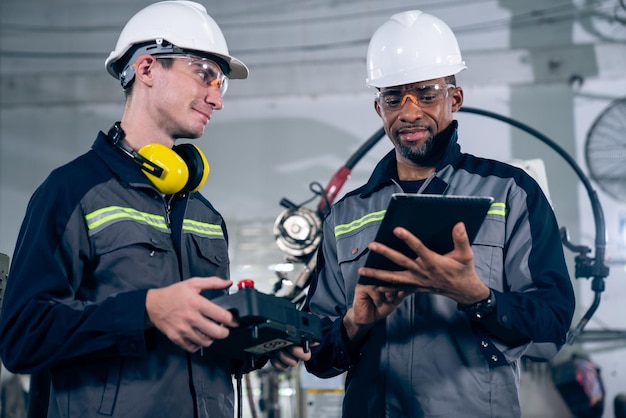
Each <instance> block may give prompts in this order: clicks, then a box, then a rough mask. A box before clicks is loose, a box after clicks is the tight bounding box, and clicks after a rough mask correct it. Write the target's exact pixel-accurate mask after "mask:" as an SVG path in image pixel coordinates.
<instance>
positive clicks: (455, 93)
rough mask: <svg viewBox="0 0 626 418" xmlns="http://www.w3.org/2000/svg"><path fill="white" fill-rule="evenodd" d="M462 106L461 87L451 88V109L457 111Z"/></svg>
mask: <svg viewBox="0 0 626 418" xmlns="http://www.w3.org/2000/svg"><path fill="white" fill-rule="evenodd" d="M461 106H463V89H462V88H461V87H455V88H454V89H453V90H452V111H453V112H456V111H458V110H459V109H460V108H461Z"/></svg>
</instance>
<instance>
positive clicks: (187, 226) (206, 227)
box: [183, 219, 224, 237]
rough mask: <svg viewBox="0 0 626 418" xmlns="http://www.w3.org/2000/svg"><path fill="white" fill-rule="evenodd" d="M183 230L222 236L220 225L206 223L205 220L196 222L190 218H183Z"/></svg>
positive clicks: (197, 233)
mask: <svg viewBox="0 0 626 418" xmlns="http://www.w3.org/2000/svg"><path fill="white" fill-rule="evenodd" d="M183 232H186V233H190V234H196V235H201V236H208V237H223V236H224V231H222V226H221V225H216V224H208V223H205V222H198V221H194V220H191V219H185V220H184V221H183Z"/></svg>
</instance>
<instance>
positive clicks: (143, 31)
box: [105, 0, 248, 86]
mask: <svg viewBox="0 0 626 418" xmlns="http://www.w3.org/2000/svg"><path fill="white" fill-rule="evenodd" d="M185 52H187V53H190V52H191V53H200V54H206V55H208V56H209V57H211V56H213V57H217V58H220V59H222V60H224V63H225V64H226V65H227V68H225V69H224V73H225V74H226V75H227V76H228V77H229V78H246V77H248V68H247V67H246V66H245V64H244V63H243V62H241V61H239V60H238V59H237V58H235V57H232V56H231V55H230V54H229V53H228V46H227V45H226V40H225V39H224V35H223V34H222V31H221V30H220V28H219V26H218V25H217V23H216V22H215V20H213V18H211V16H209V15H208V14H207V11H206V8H205V7H204V6H202V5H201V4H199V3H196V2H193V1H185V0H172V1H161V2H158V3H154V4H151V5H150V6H147V7H145V8H144V9H142V10H140V11H139V12H137V14H135V15H134V16H133V17H132V18H131V19H130V20H129V21H128V23H127V24H126V26H124V29H122V33H121V34H120V37H119V39H118V40H117V45H116V46H115V50H114V51H112V52H111V54H109V57H108V58H107V59H106V61H105V67H106V69H107V71H108V72H109V74H111V75H112V76H113V77H115V78H119V79H120V81H121V82H122V85H123V86H126V85H127V84H128V83H129V82H130V81H131V80H132V79H133V77H134V70H133V68H132V64H134V61H135V60H136V59H137V58H138V57H139V55H141V54H160V53H185ZM220 64H221V63H220Z"/></svg>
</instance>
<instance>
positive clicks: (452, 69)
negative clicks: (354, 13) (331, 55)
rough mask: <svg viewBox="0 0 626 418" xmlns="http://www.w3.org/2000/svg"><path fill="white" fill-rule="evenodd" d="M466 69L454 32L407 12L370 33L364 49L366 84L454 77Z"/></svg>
mask: <svg viewBox="0 0 626 418" xmlns="http://www.w3.org/2000/svg"><path fill="white" fill-rule="evenodd" d="M466 68H467V67H466V66H465V62H464V61H463V58H462V57H461V51H460V49H459V44H458V43H457V40H456V37H455V36H454V33H453V32H452V30H451V29H450V27H448V25H446V24H445V23H444V22H443V21H442V20H441V19H439V18H437V17H435V16H432V15H429V14H427V13H423V12H421V11H419V10H410V11H407V12H402V13H398V14H395V15H393V16H391V18H389V20H388V21H386V22H385V23H383V24H382V25H381V26H380V27H379V28H378V29H377V30H376V32H375V33H374V35H373V36H372V39H371V40H370V43H369V47H368V49H367V74H368V77H367V80H366V82H367V85H368V86H372V87H378V88H381V87H391V86H399V85H402V84H411V83H415V82H418V81H425V80H432V79H435V78H439V77H447V76H449V75H453V74H456V73H458V72H460V71H462V70H464V69H466Z"/></svg>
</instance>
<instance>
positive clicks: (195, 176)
mask: <svg viewBox="0 0 626 418" xmlns="http://www.w3.org/2000/svg"><path fill="white" fill-rule="evenodd" d="M174 151H175V152H176V154H178V155H179V156H180V157H181V158H182V159H183V160H184V161H185V163H186V164H187V167H188V168H189V179H188V180H187V183H186V184H185V186H184V190H188V191H191V192H197V191H198V190H200V189H201V188H202V186H203V185H204V183H205V182H206V179H207V177H209V171H210V168H209V163H208V162H207V160H206V157H205V156H204V153H203V152H202V150H200V148H198V147H196V146H195V145H193V144H180V145H176V146H174Z"/></svg>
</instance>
